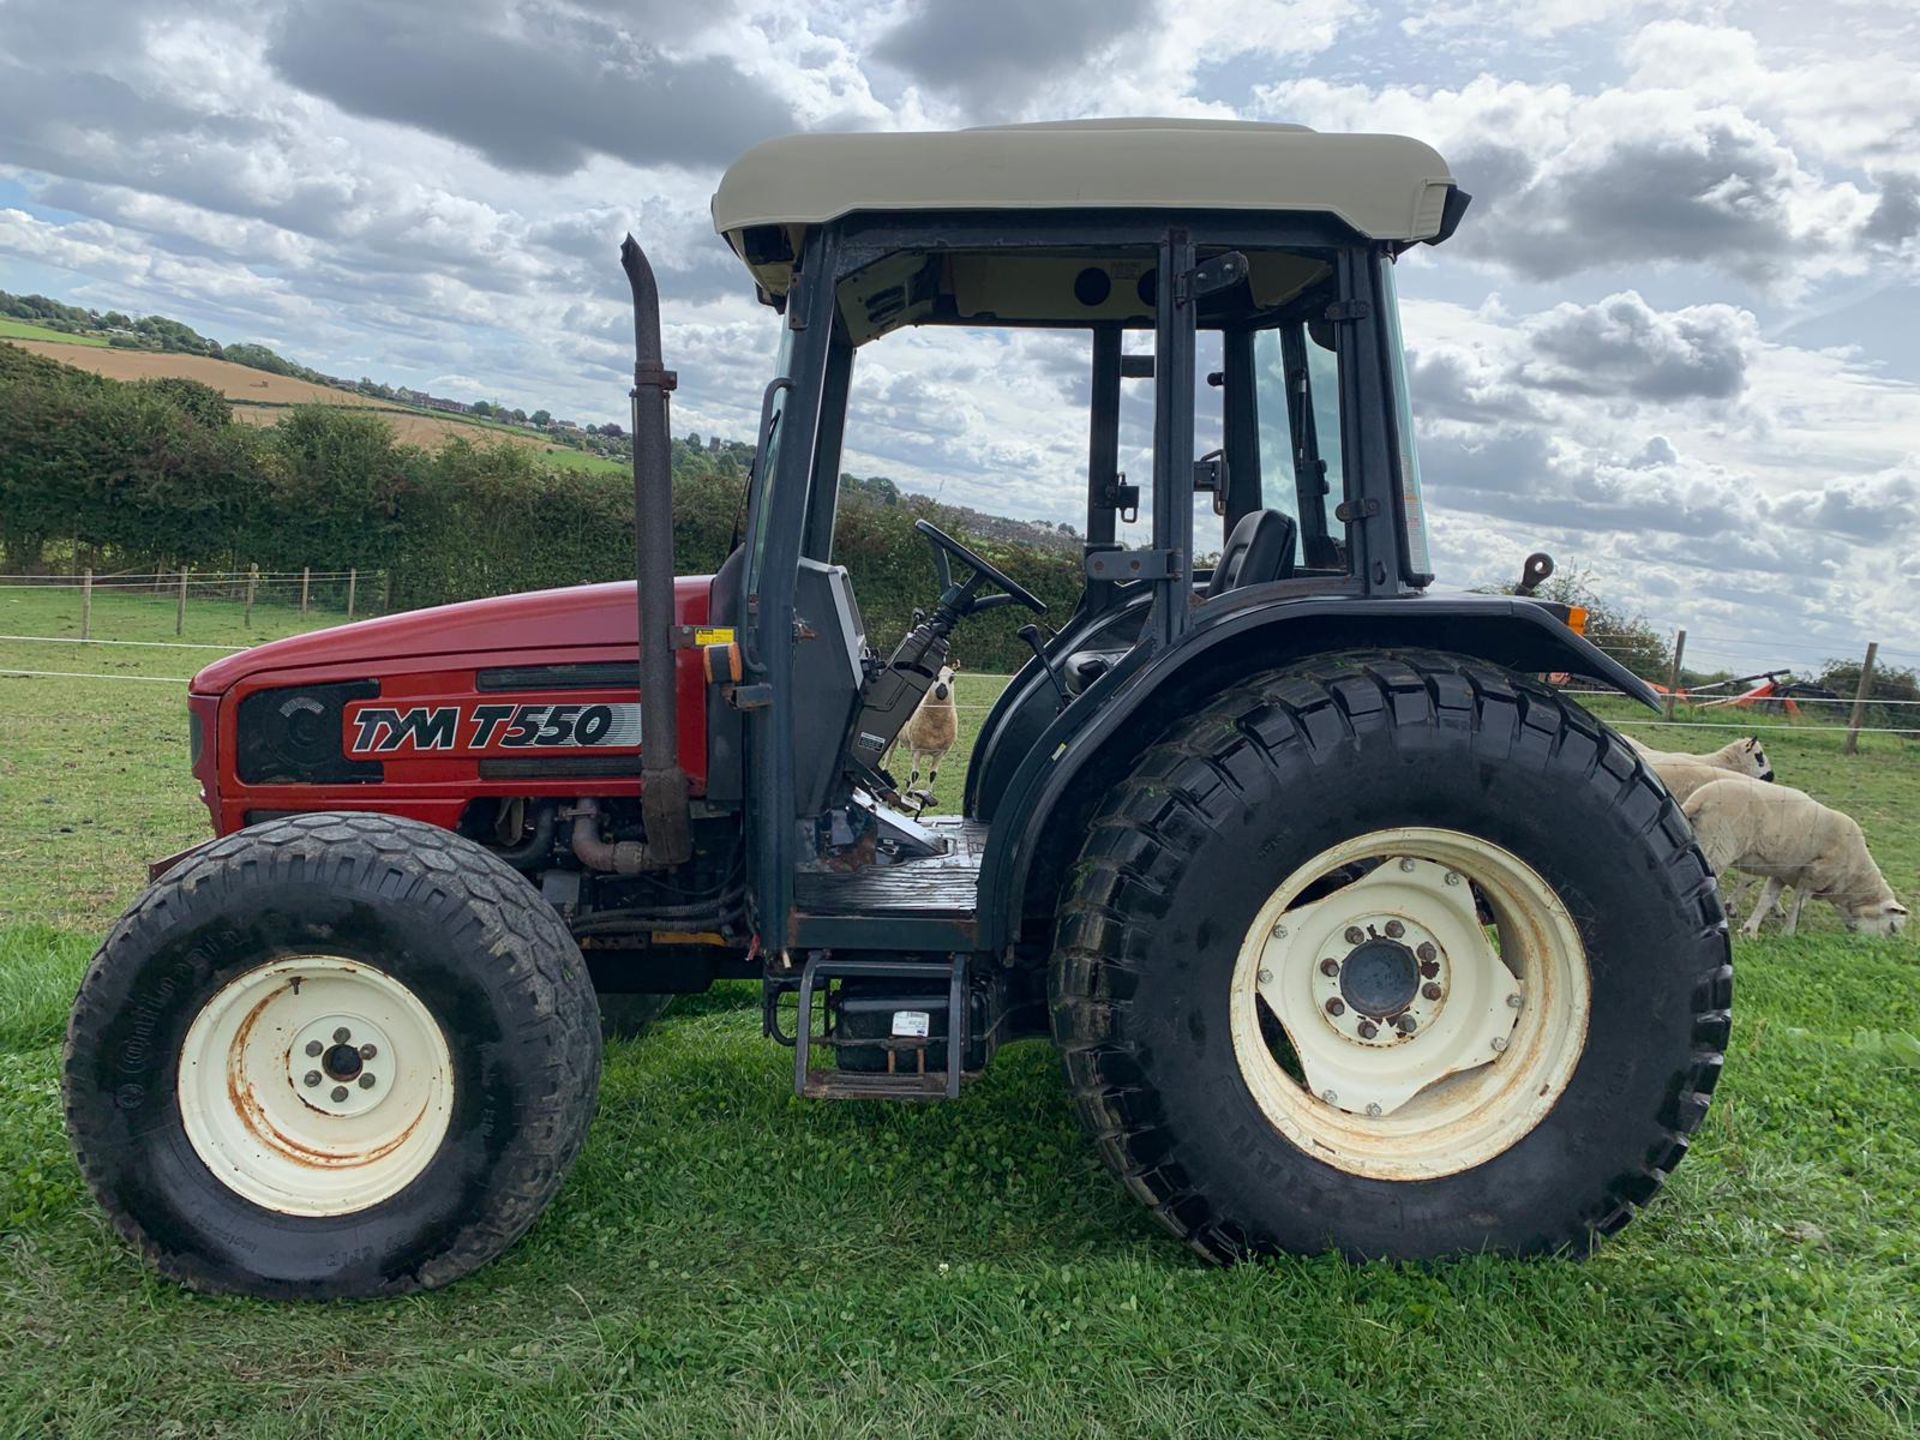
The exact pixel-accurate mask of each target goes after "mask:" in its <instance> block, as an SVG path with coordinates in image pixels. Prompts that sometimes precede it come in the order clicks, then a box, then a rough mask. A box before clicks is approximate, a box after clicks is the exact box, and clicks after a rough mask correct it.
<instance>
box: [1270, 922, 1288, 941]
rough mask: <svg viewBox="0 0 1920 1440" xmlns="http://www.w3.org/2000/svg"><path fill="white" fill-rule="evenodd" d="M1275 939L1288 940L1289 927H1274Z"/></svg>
mask: <svg viewBox="0 0 1920 1440" xmlns="http://www.w3.org/2000/svg"><path fill="white" fill-rule="evenodd" d="M1273 938H1274V939H1276V940H1284V939H1286V938H1287V927H1286V926H1284V925H1276V926H1274V927H1273Z"/></svg>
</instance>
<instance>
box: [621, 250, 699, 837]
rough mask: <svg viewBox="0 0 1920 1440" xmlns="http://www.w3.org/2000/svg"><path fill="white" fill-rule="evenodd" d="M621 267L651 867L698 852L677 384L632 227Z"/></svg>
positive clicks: (649, 269) (643, 805) (653, 288)
mask: <svg viewBox="0 0 1920 1440" xmlns="http://www.w3.org/2000/svg"><path fill="white" fill-rule="evenodd" d="M620 268H621V269H623V270H625V271H626V272H627V284H628V285H629V286H630V287H631V288H632V290H633V392H632V396H631V398H632V400H633V536H634V547H633V548H634V564H635V579H636V582H637V583H636V585H635V589H636V591H637V596H638V599H639V604H640V732H641V735H640V783H641V786H642V791H641V796H640V814H641V817H642V819H643V820H644V821H645V822H646V827H647V843H646V850H647V854H648V857H649V860H650V862H651V865H650V867H649V868H651V867H652V866H668V865H678V864H681V863H682V862H684V861H685V860H686V859H687V858H688V857H689V856H691V855H692V854H693V838H692V836H691V834H690V833H689V820H688V802H687V772H686V771H685V770H683V769H682V768H681V766H680V725H679V710H678V701H677V697H676V695H675V693H674V673H673V671H674V665H673V622H674V614H673V579H674V569H673V453H672V440H671V431H670V429H669V426H668V418H667V406H668V400H667V396H668V395H669V394H670V393H671V392H672V390H673V388H674V386H675V385H676V384H677V383H678V377H676V376H675V375H674V373H673V371H671V370H668V369H666V368H665V367H664V366H662V365H661V363H660V288H659V286H658V285H656V284H655V283H654V279H653V266H652V265H650V264H648V263H647V254H646V252H645V251H644V250H642V249H641V248H640V244H639V242H638V241H637V240H635V239H634V238H633V236H631V235H629V236H627V238H626V239H625V240H623V241H622V242H621V244H620Z"/></svg>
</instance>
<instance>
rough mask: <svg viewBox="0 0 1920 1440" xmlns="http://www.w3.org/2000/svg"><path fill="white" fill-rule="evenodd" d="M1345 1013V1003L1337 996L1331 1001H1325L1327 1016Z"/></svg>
mask: <svg viewBox="0 0 1920 1440" xmlns="http://www.w3.org/2000/svg"><path fill="white" fill-rule="evenodd" d="M1346 1013H1347V1002H1346V1001H1344V1000H1342V999H1341V998H1340V997H1339V996H1338V995H1336V996H1334V997H1333V998H1332V999H1331V1000H1329V1001H1327V1014H1329V1015H1344V1014H1346Z"/></svg>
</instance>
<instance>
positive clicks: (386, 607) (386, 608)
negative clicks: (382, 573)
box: [380, 566, 393, 615]
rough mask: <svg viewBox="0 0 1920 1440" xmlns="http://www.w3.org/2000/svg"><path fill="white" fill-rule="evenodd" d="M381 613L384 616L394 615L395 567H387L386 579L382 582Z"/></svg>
mask: <svg viewBox="0 0 1920 1440" xmlns="http://www.w3.org/2000/svg"><path fill="white" fill-rule="evenodd" d="M380 613H381V614H382V615H391V614H392V613H393V567H392V566H388V567H387V572H386V579H385V580H384V581H382V582H381V585H380Z"/></svg>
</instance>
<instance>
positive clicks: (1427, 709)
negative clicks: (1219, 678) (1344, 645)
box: [1053, 652, 1732, 1260]
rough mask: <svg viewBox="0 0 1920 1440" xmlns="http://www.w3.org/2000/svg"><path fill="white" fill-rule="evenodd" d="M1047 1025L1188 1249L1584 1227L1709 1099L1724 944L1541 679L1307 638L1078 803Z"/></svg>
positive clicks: (1384, 1252) (1475, 1236)
mask: <svg viewBox="0 0 1920 1440" xmlns="http://www.w3.org/2000/svg"><path fill="white" fill-rule="evenodd" d="M1074 875H1075V877H1076V878H1075V880H1074V881H1073V883H1072V885H1071V888H1070V893H1069V895H1068V897H1067V900H1066V903H1065V905H1064V907H1063V909H1062V913H1061V919H1060V923H1059V935H1058V949H1057V955H1056V962H1055V967H1054V976H1053V1016H1054V1033H1055V1036H1056V1038H1057V1040H1058V1042H1059V1044H1060V1046H1061V1049H1062V1051H1063V1052H1064V1054H1065V1057H1066V1064H1067V1071H1068V1076H1069V1079H1070V1082H1071V1085H1072V1088H1073V1091H1074V1094H1075V1097H1076V1100H1077V1103H1078V1106H1079V1109H1080V1111H1081V1114H1082V1117H1083V1118H1084V1120H1085V1121H1086V1123H1087V1125H1088V1126H1089V1128H1090V1129H1091V1131H1092V1132H1093V1135H1094V1137H1095V1139H1096V1142H1097V1143H1098V1145H1099V1147H1100V1150H1101V1152H1102V1154H1103V1155H1104V1157H1105V1158H1106V1160H1107V1162H1108V1163H1109V1165H1110V1166H1111V1167H1112V1168H1113V1169H1114V1170H1115V1171H1116V1172H1117V1174H1118V1175H1119V1176H1120V1178H1121V1179H1122V1181H1123V1182H1124V1183H1125V1184H1126V1185H1127V1186H1128V1188H1129V1189H1131V1190H1132V1191H1133V1192H1134V1193H1135V1194H1136V1195H1137V1196H1138V1197H1139V1198H1140V1199H1141V1200H1143V1201H1145V1202H1146V1204H1147V1205H1149V1206H1150V1207H1151V1208H1152V1210H1153V1212H1154V1214H1155V1215H1156V1216H1157V1217H1158V1218H1159V1219H1160V1220H1161V1221H1162V1222H1163V1223H1164V1224H1166V1225H1167V1226H1168V1227H1169V1228H1170V1229H1172V1230H1173V1231H1174V1232H1175V1233H1176V1234H1178V1235H1180V1236H1182V1237H1183V1238H1185V1239H1186V1240H1188V1241H1189V1242H1190V1243H1191V1244H1192V1245H1193V1246H1194V1247H1195V1248H1196V1249H1198V1250H1199V1251H1200V1252H1201V1253H1203V1254H1205V1255H1207V1256H1210V1257H1212V1258H1214V1259H1218V1260H1232V1259H1237V1258H1241V1257H1244V1256H1248V1255H1254V1254H1261V1253H1271V1252H1276V1251H1290V1252H1300V1253H1313V1252H1320V1251H1327V1250H1333V1251H1339V1252H1343V1253H1345V1254H1347V1255H1349V1256H1352V1257H1355V1258H1372V1257H1389V1258H1398V1259H1420V1258H1428V1257H1437V1256H1444V1255H1453V1254H1465V1253H1472V1252H1479V1251H1494V1252H1498V1253H1504V1254H1511V1255H1531V1254H1540V1253H1549V1252H1562V1251H1573V1252H1580V1251H1584V1250H1586V1249H1588V1248H1589V1247H1590V1246H1591V1245H1592V1244H1593V1243H1594V1241H1595V1239H1596V1237H1598V1236H1601V1235H1605V1234H1610V1233H1612V1232H1613V1231H1615V1230H1617V1229H1619V1228H1620V1227H1621V1226H1622V1225H1624V1224H1625V1223H1626V1222H1627V1221H1628V1220H1629V1219H1630V1218H1631V1217H1632V1215H1633V1214H1634V1212H1635V1210H1636V1209H1637V1208H1638V1207H1640V1206H1644V1205H1645V1204H1646V1203H1647V1202H1648V1201H1650V1200H1651V1199H1652V1198H1653V1196H1654V1194H1655V1192H1656V1191H1658V1190H1659V1188H1660V1186H1661V1184H1662V1183H1663V1181H1664V1180H1665V1178H1666V1176H1667V1175H1668V1173H1669V1172H1671V1171H1672V1169H1673V1168H1674V1166H1675V1165H1677V1164H1678V1163H1679V1161H1680V1159H1681V1157H1682V1156H1684V1155H1685V1154H1686V1150H1687V1144H1688V1139H1689V1137H1690V1136H1691V1135H1692V1133H1693V1131H1694V1130H1695V1129H1696V1127H1698V1125H1699V1124H1700V1121H1701V1119H1702V1118H1703V1116H1704V1115H1705V1112H1706V1108H1707V1102H1708V1096H1709V1095H1710V1093H1711V1092H1712V1090H1713V1087H1714V1082H1715V1080H1716V1079H1717V1078H1718V1075H1719V1071H1720V1065H1721V1056H1722V1051H1723V1049H1724V1047H1725V1045H1726V1041H1727V1036H1728V1030H1729V1023H1730V1006H1731V1002H1732V969H1731V965H1730V958H1731V954H1730V947H1729V942H1728V935H1727V928H1726V924H1725V919H1724V916H1723V914H1722V912H1721V909H1720V903H1719V900H1718V897H1717V894H1716V891H1715V888H1714V881H1713V876H1712V874H1711V873H1710V872H1709V871H1708V869H1707V867H1706V864H1705V862H1704V861H1703V859H1702V858H1701V855H1700V852H1699V849H1698V847H1697V846H1695V844H1694V842H1693V837H1692V834H1691V832H1690V831H1689V830H1688V828H1687V825H1686V822H1685V821H1684V819H1682V817H1681V815H1680V813H1679V810H1678V808H1677V807H1676V806H1675V805H1674V804H1673V803H1672V801H1671V799H1670V798H1669V797H1668V796H1667V794H1666V791H1665V790H1664V789H1663V788H1662V787H1661V785H1660V782H1659V781H1658V779H1656V778H1655V777H1654V776H1653V774H1652V773H1651V772H1650V771H1649V770H1648V769H1647V768H1646V766H1645V765H1644V764H1643V763H1642V761H1641V759H1640V757H1639V756H1638V755H1637V754H1636V753H1635V752H1634V751H1633V749H1632V748H1631V747H1630V746H1628V745H1627V744H1626V743H1625V742H1624V741H1623V740H1621V739H1620V737H1618V736H1617V735H1615V734H1614V733H1613V732H1611V731H1609V730H1608V729H1607V728H1606V727H1605V726H1603V725H1602V724H1600V722H1598V721H1597V720H1595V719H1594V718H1593V717H1592V716H1590V715H1588V714H1587V713H1586V712H1585V711H1584V710H1582V709H1580V708H1579V707H1578V706H1577V705H1575V704H1573V703H1572V702H1571V701H1569V700H1567V699H1565V698H1563V697H1561V696H1559V695H1557V694H1556V693H1554V692H1553V691H1552V690H1550V689H1548V688H1547V687H1545V686H1543V685H1540V684H1537V683H1535V682H1533V681H1530V680H1527V679H1523V678H1522V677H1520V676H1517V675H1513V674H1510V673H1508V672H1505V671H1502V670H1499V669H1497V668H1495V667H1493V666H1490V665H1487V664H1483V663H1480V662H1477V661H1472V660H1465V659H1461V658H1458V657H1452V656H1446V655H1439V654H1433V653H1424V652H1399V653H1378V652H1369V653H1362V654H1353V655H1343V656H1328V657H1320V658H1317V659H1315V660H1312V661H1310V662H1306V663H1303V664H1300V665H1296V666H1293V667H1290V668H1287V669H1284V670H1278V671H1273V672H1270V673H1268V674H1264V675H1260V676H1258V677H1256V678H1254V679H1252V680H1251V681H1249V682H1247V683H1246V684H1243V685H1241V686H1238V687H1236V688H1235V689H1233V690H1231V691H1229V692H1227V693H1226V694H1223V695H1222V696H1220V697H1219V698H1218V699H1217V700H1216V701H1215V702H1213V703H1212V704H1211V705H1209V706H1208V707H1207V708H1206V709H1205V710H1203V711H1202V712H1201V713H1199V714H1196V715H1192V716H1189V717H1188V718H1187V719H1185V720H1184V721H1182V722H1179V723H1177V724H1176V725H1174V726H1173V727H1171V728H1170V729H1169V730H1168V731H1167V732H1166V733H1165V734H1164V735H1163V736H1162V737H1161V739H1160V740H1159V742H1158V743H1157V744H1155V745H1154V746H1153V747H1152V748H1151V749H1149V750H1148V751H1147V752H1146V753H1145V754H1144V755H1143V756H1142V757H1141V758H1140V760H1139V761H1138V762H1137V763H1136V765H1135V766H1134V768H1133V771H1132V773H1131V775H1130V776H1129V777H1128V778H1127V779H1126V780H1124V781H1123V782H1121V783H1120V784H1119V785H1118V786H1117V787H1116V788H1115V789H1114V791H1113V792H1112V794H1111V795H1110V796H1109V797H1108V799H1107V801H1106V803H1105V805H1104V806H1103V808H1102V809H1101V811H1100V812H1099V814H1098V816H1097V817H1096V819H1095V821H1094V824H1093V826H1092V828H1091V831H1090V833H1089V836H1088V839H1087V841H1086V844H1085V846H1084V848H1083V850H1082V852H1081V856H1080V862H1079V864H1078V866H1077V867H1076V868H1075V871H1074Z"/></svg>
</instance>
